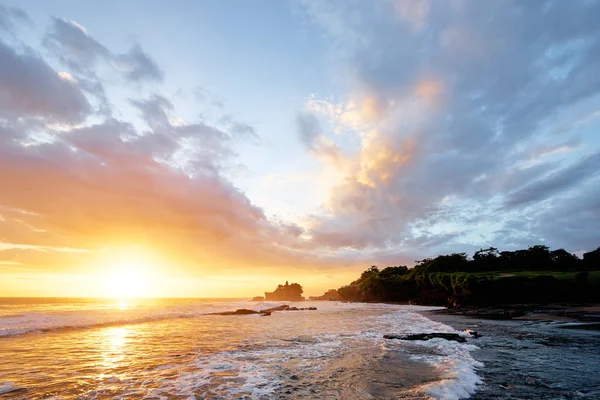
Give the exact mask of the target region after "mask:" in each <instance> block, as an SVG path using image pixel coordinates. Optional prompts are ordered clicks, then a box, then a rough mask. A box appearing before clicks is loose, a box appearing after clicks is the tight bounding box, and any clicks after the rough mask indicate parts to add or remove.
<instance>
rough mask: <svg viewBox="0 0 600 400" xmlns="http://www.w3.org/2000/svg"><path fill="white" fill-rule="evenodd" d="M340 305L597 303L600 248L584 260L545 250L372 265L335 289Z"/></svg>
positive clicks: (599, 296) (493, 251)
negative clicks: (391, 264) (381, 267)
mask: <svg viewBox="0 0 600 400" xmlns="http://www.w3.org/2000/svg"><path fill="white" fill-rule="evenodd" d="M338 293H339V294H340V296H341V298H342V299H343V300H349V301H390V302H407V303H413V304H422V305H443V306H451V307H453V306H454V307H456V306H467V307H468V306H495V305H502V304H524V303H540V304H541V303H551V302H552V303H578V302H598V301H600V248H599V249H598V250H595V251H592V252H589V253H586V254H585V255H584V257H583V259H580V258H578V257H577V256H575V255H573V254H569V253H568V252H566V251H565V250H562V249H559V250H554V251H551V250H550V249H549V248H548V247H546V246H539V245H538V246H532V247H530V248H528V249H525V250H517V251H503V252H498V250H497V249H495V248H489V249H483V250H479V251H477V252H476V253H475V254H474V255H473V257H472V258H471V259H469V258H468V257H467V255H466V254H465V253H455V254H450V255H442V256H438V257H435V258H430V259H425V260H421V261H419V262H418V263H417V265H416V266H414V267H413V268H407V267H406V266H397V267H388V268H385V269H383V270H379V268H377V267H375V266H373V267H371V268H369V269H367V270H366V271H364V272H363V273H362V275H361V276H360V278H359V279H357V280H356V281H354V282H352V283H351V284H349V285H346V286H343V287H341V288H339V289H338Z"/></svg>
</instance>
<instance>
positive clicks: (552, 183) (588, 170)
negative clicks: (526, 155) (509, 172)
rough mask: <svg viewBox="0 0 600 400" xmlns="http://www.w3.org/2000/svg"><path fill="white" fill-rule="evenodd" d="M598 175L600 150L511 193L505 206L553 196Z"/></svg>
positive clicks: (599, 173) (518, 204) (599, 174)
mask: <svg viewBox="0 0 600 400" xmlns="http://www.w3.org/2000/svg"><path fill="white" fill-rule="evenodd" d="M597 176H600V152H598V153H596V154H593V155H591V156H588V157H586V158H584V159H583V160H581V161H579V162H577V163H575V164H573V165H570V166H568V167H566V168H563V169H561V170H560V171H557V172H554V173H553V174H551V175H550V176H548V177H545V178H542V179H539V180H537V181H534V182H532V183H531V184H529V185H527V186H526V187H524V188H522V189H519V190H518V191H516V192H513V193H511V194H509V195H508V196H507V198H506V201H505V206H506V207H515V206H520V205H523V204H531V203H534V202H538V201H542V200H545V199H548V198H552V197H554V196H556V195H557V194H559V193H561V192H563V191H565V190H567V189H569V188H571V187H574V186H578V185H579V184H580V183H581V182H583V181H585V180H588V179H591V178H593V177H597Z"/></svg>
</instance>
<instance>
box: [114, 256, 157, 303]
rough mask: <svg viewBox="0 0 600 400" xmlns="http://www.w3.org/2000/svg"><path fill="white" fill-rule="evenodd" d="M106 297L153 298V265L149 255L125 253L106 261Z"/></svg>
mask: <svg viewBox="0 0 600 400" xmlns="http://www.w3.org/2000/svg"><path fill="white" fill-rule="evenodd" d="M105 271H107V273H106V281H105V288H106V289H105V295H106V297H111V298H118V299H128V298H135V297H151V295H152V293H151V287H152V279H151V278H152V272H153V263H152V261H151V259H150V258H149V257H148V255H147V254H145V253H143V252H141V251H139V250H136V251H131V250H130V251H124V252H118V253H117V254H114V255H113V257H111V258H110V259H109V260H107V261H105Z"/></svg>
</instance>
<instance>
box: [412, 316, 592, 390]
mask: <svg viewBox="0 0 600 400" xmlns="http://www.w3.org/2000/svg"><path fill="white" fill-rule="evenodd" d="M599 311H600V307H599V306H598V305H565V304H551V305H532V304H529V305H518V306H514V305H512V306H502V307H500V306H499V307H490V308H477V309H443V310H436V311H421V312H420V314H422V315H423V316H425V317H427V318H429V319H431V320H433V321H436V322H441V323H443V324H446V325H449V326H451V327H453V328H454V329H456V330H458V331H466V330H471V331H476V332H478V333H479V334H480V335H481V337H480V338H478V339H473V340H469V343H470V344H473V345H475V346H477V347H478V349H477V350H475V351H473V352H472V356H473V358H474V359H476V360H477V361H480V362H482V363H483V365H484V366H483V368H481V369H479V370H478V375H480V376H481V378H482V381H483V384H482V385H481V386H480V387H479V388H478V390H477V392H476V393H475V394H474V395H473V396H471V397H470V399H476V400H477V399H481V400H483V399H512V398H527V399H547V398H563V399H571V398H573V399H575V398H582V397H584V398H600V378H598V377H597V371H598V370H600V324H599V323H598V318H599V317H600V315H599ZM505 312H506V313H505ZM511 313H512V315H511ZM585 328H587V329H585ZM595 372H596V373H595Z"/></svg>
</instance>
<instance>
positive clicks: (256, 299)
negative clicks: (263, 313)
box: [250, 296, 265, 301]
mask: <svg viewBox="0 0 600 400" xmlns="http://www.w3.org/2000/svg"><path fill="white" fill-rule="evenodd" d="M264 299H265V298H264V297H262V296H255V297H253V298H252V300H250V301H263V300H264Z"/></svg>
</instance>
